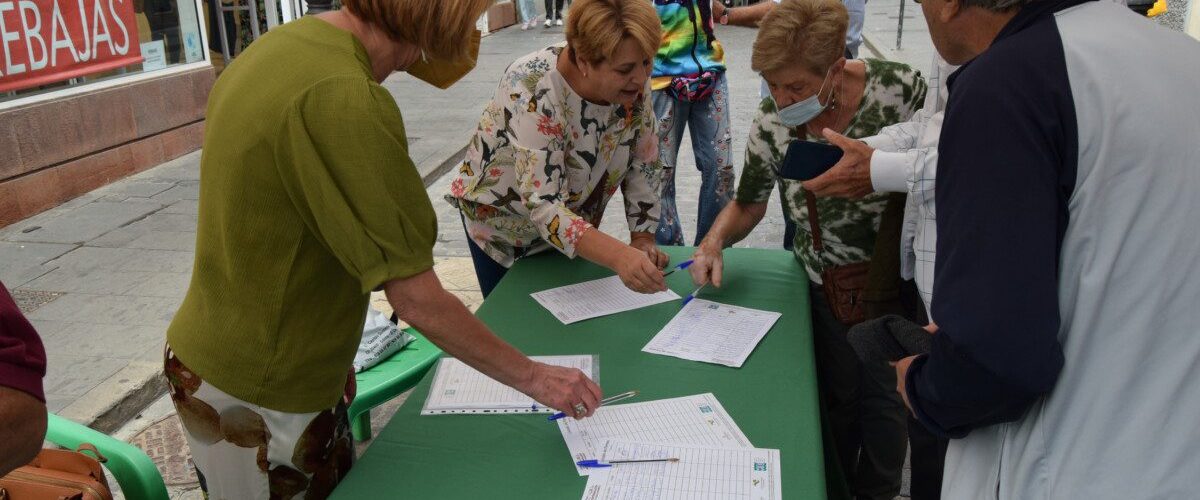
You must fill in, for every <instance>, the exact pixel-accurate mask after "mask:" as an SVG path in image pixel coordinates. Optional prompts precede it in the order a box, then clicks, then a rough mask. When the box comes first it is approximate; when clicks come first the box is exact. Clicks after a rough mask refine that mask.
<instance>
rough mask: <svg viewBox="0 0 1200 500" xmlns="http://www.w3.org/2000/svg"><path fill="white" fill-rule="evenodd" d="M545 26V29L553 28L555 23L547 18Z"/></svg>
mask: <svg viewBox="0 0 1200 500" xmlns="http://www.w3.org/2000/svg"><path fill="white" fill-rule="evenodd" d="M543 26H544V27H546V28H549V27H551V26H554V21H551V20H550V18H548V17H547V18H546V24H544V25H543Z"/></svg>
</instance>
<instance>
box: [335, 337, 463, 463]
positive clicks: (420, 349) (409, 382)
mask: <svg viewBox="0 0 1200 500" xmlns="http://www.w3.org/2000/svg"><path fill="white" fill-rule="evenodd" d="M404 331H406V332H408V333H410V334H412V336H413V337H416V340H414V341H412V343H410V344H408V345H406V346H404V349H401V350H400V352H397V353H396V354H393V355H392V357H390V358H388V359H385V360H383V361H382V362H380V363H379V364H377V365H375V366H372V367H371V368H368V369H367V370H364V371H362V372H361V373H359V374H358V375H355V377H354V379H355V380H356V381H357V382H358V394H357V395H355V396H354V402H353V403H351V404H350V411H349V413H348V414H349V416H350V432H351V433H352V434H353V435H354V439H357V440H359V441H366V440H368V439H371V409H372V408H375V407H376V406H379V405H381V404H384V403H386V402H388V401H391V400H392V399H394V398H395V397H396V396H399V395H400V394H402V393H403V392H404V391H407V390H409V389H412V388H413V386H415V385H417V382H420V381H421V378H422V377H424V376H425V373H426V372H428V371H429V369H430V368H432V367H433V363H434V362H436V361H437V360H438V358H440V357H441V356H442V350H441V349H438V348H437V346H435V345H433V343H432V342H430V341H429V340H428V339H426V338H425V337H424V336H422V335H421V334H420V333H418V332H417V331H416V330H413V329H412V328H406V329H405V330H404Z"/></svg>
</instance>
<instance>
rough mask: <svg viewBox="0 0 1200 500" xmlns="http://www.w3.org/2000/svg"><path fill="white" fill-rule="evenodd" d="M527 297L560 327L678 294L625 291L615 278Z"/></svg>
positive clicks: (559, 288)
mask: <svg viewBox="0 0 1200 500" xmlns="http://www.w3.org/2000/svg"><path fill="white" fill-rule="evenodd" d="M531 296H532V297H533V300H536V301H537V303H538V304H541V305H542V307H545V308H546V310H548V311H550V314H553V315H554V317H555V318H558V320H559V321H562V322H563V324H564V325H569V324H571V323H575V322H577V321H583V320H585V319H591V318H598V317H600V316H607V315H609V314H616V313H619V312H625V311H632V310H634V309H641V308H643V307H648V306H652V305H655V304H662V303H663V302H670V301H672V300H678V299H679V294H677V293H675V292H672V291H670V290H667V291H665V292H658V293H638V292H635V291H633V290H630V289H628V288H626V287H625V284H624V283H622V282H621V278H620V277H619V276H609V277H607V278H602V279H598V280H592V281H585V282H583V283H576V284H574V285H567V286H563V287H558V288H551V289H549V290H543V291H541V292H537V293H533V294H531Z"/></svg>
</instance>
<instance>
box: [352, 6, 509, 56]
mask: <svg viewBox="0 0 1200 500" xmlns="http://www.w3.org/2000/svg"><path fill="white" fill-rule="evenodd" d="M491 5H492V0H342V6H343V7H345V8H346V9H347V10H349V11H350V12H351V13H353V14H354V15H355V16H358V17H359V18H360V19H362V20H363V21H364V22H367V23H369V24H372V25H375V26H376V27H378V28H379V29H381V30H383V32H384V33H387V35H388V37H390V38H391V39H393V40H397V41H402V42H408V43H411V44H413V45H416V46H417V47H419V48H420V49H421V50H423V51H425V54H427V55H428V56H429V57H431V58H433V59H442V60H461V59H465V58H467V57H468V56H469V54H468V48H469V47H470V45H471V44H470V43H469V42H470V40H471V35H472V33H474V31H475V23H476V22H477V21H478V20H479V16H482V15H483V12H484V11H486V10H487V9H488V7H490V6H491Z"/></svg>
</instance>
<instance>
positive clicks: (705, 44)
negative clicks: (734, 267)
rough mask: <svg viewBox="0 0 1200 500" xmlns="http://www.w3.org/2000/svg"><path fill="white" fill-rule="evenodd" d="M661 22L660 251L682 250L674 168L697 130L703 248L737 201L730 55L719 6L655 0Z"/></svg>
mask: <svg viewBox="0 0 1200 500" xmlns="http://www.w3.org/2000/svg"><path fill="white" fill-rule="evenodd" d="M654 6H655V8H656V9H657V10H658V17H659V19H660V20H662V26H663V34H662V43H661V45H660V46H659V48H658V53H657V55H655V57H654V74H653V76H654V78H653V80H651V88H652V89H653V90H654V92H653V96H654V115H655V117H657V119H658V141H659V143H658V148H659V158H661V159H662V163H663V168H665V169H666V170H665V173H664V175H663V184H662V218H661V220H659V223H658V233H657V235H656V239H657V241H658V243H659V244H660V245H683V244H684V241H685V239H684V234H683V227H682V225H681V224H680V222H679V210H678V209H677V208H676V200H675V166H676V160H678V158H679V146H680V143H681V142H682V141H683V133H684V132H685V131H690V132H691V139H692V152H693V153H694V154H695V157H696V168H697V169H698V170H700V199H699V204H698V207H697V221H696V237H695V240H694V241H693V244H697V243H699V242H700V240H702V239H703V238H704V235H705V234H707V233H708V229H709V227H711V226H712V224H713V221H714V220H715V219H716V218H717V214H718V213H720V212H721V209H722V208H724V207H725V205H726V204H728V203H729V200H731V199H732V198H733V188H734V186H733V182H734V173H733V150H732V144H733V141H732V136H731V135H730V130H729V117H730V109H729V86H728V81H727V79H726V77H725V49H724V48H723V47H722V46H721V42H719V41H717V37H716V35H715V34H714V33H713V17H712V12H713V2H712V0H654Z"/></svg>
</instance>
